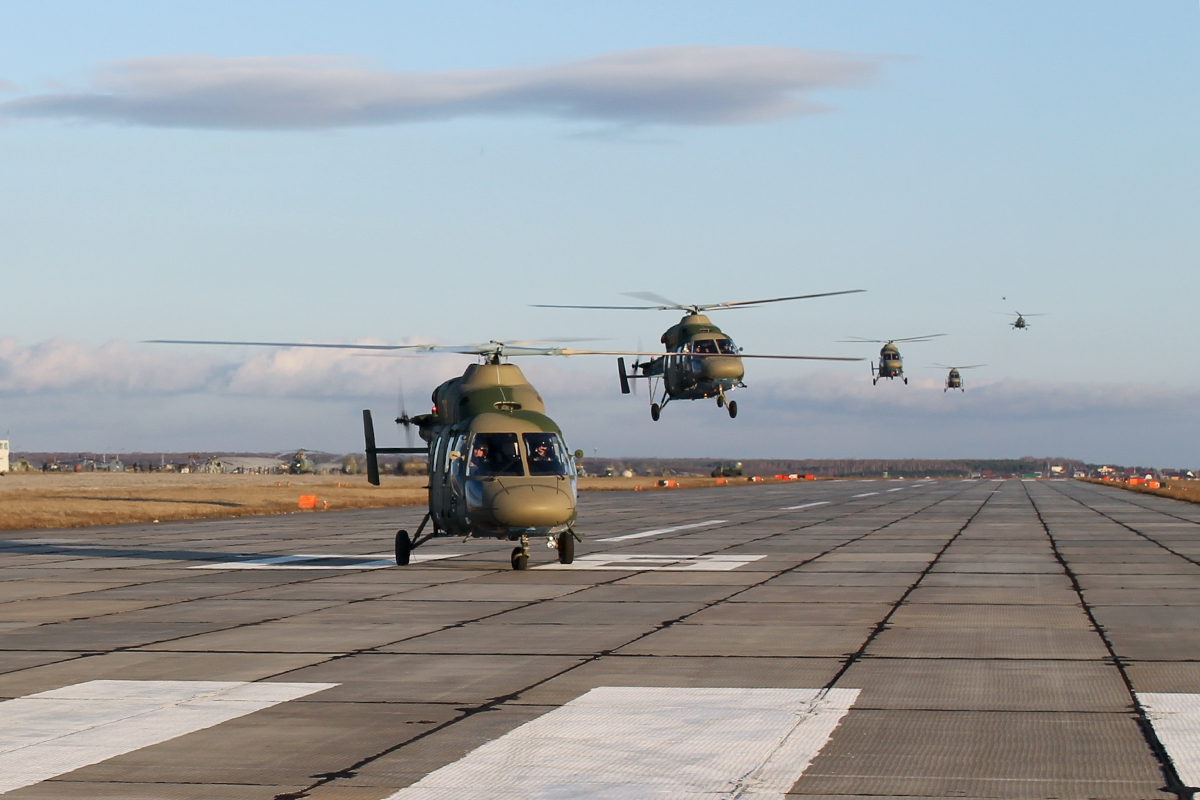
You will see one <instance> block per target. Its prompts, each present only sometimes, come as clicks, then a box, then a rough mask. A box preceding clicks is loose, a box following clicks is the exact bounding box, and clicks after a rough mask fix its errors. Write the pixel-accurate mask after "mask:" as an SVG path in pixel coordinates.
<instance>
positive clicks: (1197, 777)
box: [1137, 692, 1200, 786]
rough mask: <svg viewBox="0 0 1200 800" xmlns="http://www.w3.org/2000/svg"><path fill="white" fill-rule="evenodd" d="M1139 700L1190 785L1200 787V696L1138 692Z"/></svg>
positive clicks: (1164, 745) (1182, 775)
mask: <svg viewBox="0 0 1200 800" xmlns="http://www.w3.org/2000/svg"><path fill="white" fill-rule="evenodd" d="M1137 697H1138V701H1139V702H1140V703H1141V704H1142V707H1143V708H1145V709H1146V716H1147V717H1149V718H1150V724H1151V725H1153V726H1154V732H1155V733H1156V734H1158V739H1159V741H1161V742H1162V743H1163V747H1165V748H1167V754H1168V755H1170V756H1171V761H1172V763H1174V764H1175V771H1176V772H1178V773H1179V778H1180V779H1181V780H1182V781H1183V782H1184V784H1185V785H1187V786H1200V694H1183V693H1170V694H1167V693H1159V692H1138V693H1137Z"/></svg>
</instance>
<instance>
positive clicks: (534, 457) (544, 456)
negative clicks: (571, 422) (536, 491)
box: [522, 433, 571, 475]
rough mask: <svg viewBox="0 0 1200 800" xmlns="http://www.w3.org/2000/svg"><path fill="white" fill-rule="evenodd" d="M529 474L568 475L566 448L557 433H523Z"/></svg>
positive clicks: (568, 463) (568, 464)
mask: <svg viewBox="0 0 1200 800" xmlns="http://www.w3.org/2000/svg"><path fill="white" fill-rule="evenodd" d="M522 436H524V437H525V452H526V455H527V456H528V457H529V474H530V475H570V474H571V465H570V461H569V460H568V459H567V448H566V447H565V446H564V445H563V440H562V439H561V438H560V437H559V435H558V434H557V433H525V434H522Z"/></svg>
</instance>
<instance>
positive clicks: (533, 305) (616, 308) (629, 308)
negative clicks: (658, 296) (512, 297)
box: [529, 303, 674, 311]
mask: <svg viewBox="0 0 1200 800" xmlns="http://www.w3.org/2000/svg"><path fill="white" fill-rule="evenodd" d="M529 307H530V308H598V309H605V310H609V311H665V310H666V309H667V306H564V305H557V304H554V303H530V304H529ZM671 308H674V306H671Z"/></svg>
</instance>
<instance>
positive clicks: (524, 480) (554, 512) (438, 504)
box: [153, 339, 637, 570]
mask: <svg viewBox="0 0 1200 800" xmlns="http://www.w3.org/2000/svg"><path fill="white" fill-rule="evenodd" d="M153 343H158V344H207V345H256V346H262V347H316V348H328V349H340V350H359V351H366V353H367V354H371V355H401V354H408V353H461V354H467V355H477V356H480V357H481V363H478V364H471V365H470V366H468V367H467V369H466V370H465V371H464V372H463V374H462V376H460V377H458V378H452V379H450V380H448V381H446V382H445V383H443V384H441V385H440V386H438V387H437V389H435V390H434V392H433V409H432V410H431V411H430V413H428V414H420V415H418V416H415V417H409V416H408V415H407V414H406V413H404V412H403V411H401V414H400V416H399V417H398V418H397V420H396V422H397V423H399V424H401V425H404V426H405V428H406V429H411V427H410V426H415V427H416V429H417V431H418V432H419V433H420V436H421V438H422V439H423V440H425V442H427V445H426V446H425V447H378V446H376V444H375V427H374V423H373V421H372V418H371V412H370V410H364V411H363V429H364V435H365V438H366V454H367V480H368V481H369V482H370V483H372V484H374V485H376V486H378V485H379V461H378V456H379V455H381V454H393V453H422V454H426V455H428V457H429V511H428V512H427V513H426V514H425V517H424V519H422V521H421V524H420V526H419V527H418V528H417V531H416V533H415V534H413V535H412V536H411V537H410V536H409V534H408V532H407V531H404V530H401V531H397V533H396V563H397V564H398V565H400V566H406V565H407V564H408V563H409V562H410V561H411V558H412V552H413V550H415V549H416V548H417V547H420V546H421V545H422V544H424V543H425V542H427V541H429V540H430V539H432V538H433V537H435V536H463V537H466V538H496V539H502V540H507V541H513V542H519V546H518V547H515V548H514V549H513V551H512V555H511V559H510V561H511V564H512V568H513V569H516V570H524V569H528V567H529V557H530V552H529V541H530V539H531V538H536V537H543V536H544V537H546V544H547V546H548V547H550V548H553V549H555V550H557V551H558V560H559V562H560V563H563V564H570V563H571V562H572V561H573V560H574V557H575V542H576V541H579V540H580V537H579V535H578V534H576V533H575V530H574V528H575V520H576V479H575V475H576V469H575V459H576V458H581V457H582V455H583V453H582V452H581V451H578V450H576V451H575V453H574V454H573V455H572V454H571V453H570V452H569V451H568V450H567V446H566V444H565V442H564V441H563V437H562V431H561V429H560V428H559V427H558V425H557V424H556V423H555V422H554V420H552V419H551V418H550V417H549V416H547V414H546V408H545V405H544V404H543V402H542V398H541V395H539V394H538V392H537V390H536V389H535V388H534V387H533V386H532V385H531V384H530V383H529V381H527V380H526V379H525V376H524V375H523V374H522V373H521V370H520V369H519V368H518V367H517V366H516V365H515V364H509V363H505V362H504V359H505V358H507V357H509V356H573V355H637V353H636V352H631V351H596V350H571V349H568V348H564V347H533V346H531V345H532V344H534V343H530V342H512V343H505V342H496V341H493V342H488V343H487V344H473V345H462V346H440V345H375V344H323V343H312V342H223V341H222V342H217V341H191V340H188V341H184V340H169V339H156V340H153ZM427 525H429V526H431V527H430V531H429V533H428V534H425V535H424V536H423V535H422V534H424V532H425V528H426V526H427Z"/></svg>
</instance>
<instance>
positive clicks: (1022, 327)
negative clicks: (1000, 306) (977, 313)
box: [996, 311, 1046, 331]
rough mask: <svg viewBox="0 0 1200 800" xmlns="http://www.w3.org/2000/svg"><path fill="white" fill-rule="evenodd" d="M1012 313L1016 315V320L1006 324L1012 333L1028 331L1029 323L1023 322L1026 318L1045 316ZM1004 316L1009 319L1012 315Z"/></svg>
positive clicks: (1042, 315)
mask: <svg viewBox="0 0 1200 800" xmlns="http://www.w3.org/2000/svg"><path fill="white" fill-rule="evenodd" d="M996 313H998V314H1000V313H1003V312H1000V311H998V312H996ZM1012 313H1013V314H1016V315H1017V318H1016V319H1015V320H1013V321H1012V322H1010V323H1008V325H1009V327H1010V328H1012V329H1013V330H1014V331H1026V330H1029V323H1028V322H1026V321H1025V318H1026V317H1044V316H1046V315H1045V314H1022V313H1021V312H1020V311H1014V312H1012ZM1004 316H1006V317H1010V316H1012V314H1004Z"/></svg>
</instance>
